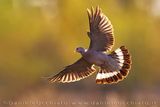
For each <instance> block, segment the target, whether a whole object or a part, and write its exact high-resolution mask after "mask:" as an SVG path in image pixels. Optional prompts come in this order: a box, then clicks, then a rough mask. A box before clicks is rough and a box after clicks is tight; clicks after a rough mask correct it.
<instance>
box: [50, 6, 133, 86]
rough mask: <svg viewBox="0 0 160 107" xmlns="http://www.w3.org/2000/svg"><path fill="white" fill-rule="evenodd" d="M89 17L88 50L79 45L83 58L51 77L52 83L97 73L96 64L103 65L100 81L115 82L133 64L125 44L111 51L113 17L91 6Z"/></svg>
mask: <svg viewBox="0 0 160 107" xmlns="http://www.w3.org/2000/svg"><path fill="white" fill-rule="evenodd" d="M87 13H88V18H89V27H90V32H87V34H88V37H89V38H90V45H89V48H88V49H84V48H82V47H78V48H76V52H78V53H80V54H81V56H82V57H81V58H80V59H79V60H78V61H76V62H75V63H73V64H71V65H69V66H66V67H65V68H64V69H63V70H62V71H61V72H59V73H58V74H56V75H54V76H51V77H49V78H48V80H49V82H51V83H52V82H61V83H70V82H75V81H79V80H81V79H84V78H86V77H88V76H90V75H92V74H93V73H95V72H96V69H95V68H94V66H98V67H99V71H98V74H97V76H96V83H97V84H111V83H117V82H119V81H121V80H123V79H124V78H125V77H126V76H127V74H128V73H129V70H130V67H131V56H130V54H129V52H128V50H127V49H126V47H125V46H121V47H120V48H118V49H116V50H115V51H113V52H111V53H110V54H108V53H106V52H108V51H111V49H112V47H113V44H114V37H113V36H114V35H113V27H112V24H111V22H110V20H109V19H108V18H107V17H106V16H105V15H104V14H103V13H102V11H101V9H100V8H99V7H97V8H96V10H94V8H93V7H92V8H91V10H89V9H87Z"/></svg>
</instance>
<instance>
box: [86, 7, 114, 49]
mask: <svg viewBox="0 0 160 107" xmlns="http://www.w3.org/2000/svg"><path fill="white" fill-rule="evenodd" d="M87 13H88V18H89V26H90V32H89V33H88V34H89V37H90V40H91V42H90V46H89V49H91V50H96V51H106V50H111V48H112V47H113V44H114V37H113V27H112V24H111V22H110V20H109V19H108V18H107V17H106V16H105V15H104V14H103V13H102V11H101V9H100V8H99V7H97V8H96V10H95V12H94V8H93V7H92V8H91V10H89V9H87Z"/></svg>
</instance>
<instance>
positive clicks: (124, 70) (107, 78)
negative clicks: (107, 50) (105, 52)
mask: <svg viewBox="0 0 160 107" xmlns="http://www.w3.org/2000/svg"><path fill="white" fill-rule="evenodd" d="M109 56H111V57H112V58H113V59H115V60H116V62H117V65H118V66H119V69H118V70H117V71H111V70H108V69H104V68H101V69H100V71H99V72H98V74H97V77H96V83H97V84H111V83H117V82H119V81H122V80H123V79H124V78H125V77H126V76H127V75H128V73H129V70H130V68H131V56H130V54H129V52H128V50H127V49H126V48H125V46H121V47H120V48H118V49H116V50H115V51H113V52H112V53H111V54H110V55H109Z"/></svg>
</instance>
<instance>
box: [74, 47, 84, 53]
mask: <svg viewBox="0 0 160 107" xmlns="http://www.w3.org/2000/svg"><path fill="white" fill-rule="evenodd" d="M76 52H78V53H80V54H83V53H85V49H84V48H82V47H78V48H76Z"/></svg>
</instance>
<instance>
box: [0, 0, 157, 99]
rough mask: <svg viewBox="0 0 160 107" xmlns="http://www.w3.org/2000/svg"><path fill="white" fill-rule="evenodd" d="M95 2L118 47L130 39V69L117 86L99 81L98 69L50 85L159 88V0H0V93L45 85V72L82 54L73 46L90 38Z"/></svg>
mask: <svg viewBox="0 0 160 107" xmlns="http://www.w3.org/2000/svg"><path fill="white" fill-rule="evenodd" d="M97 5H99V6H100V7H101V8H102V10H103V12H104V13H105V14H106V15H107V16H108V17H109V19H110V20H111V22H112V24H113V27H114V34H115V40H116V42H115V46H114V49H116V48H118V47H120V45H126V47H127V48H128V49H129V50H130V53H131V55H132V60H133V64H132V69H131V71H130V74H129V75H128V77H127V79H125V80H124V81H123V82H120V83H119V84H117V85H113V86H110V85H105V86H97V85H96V84H95V80H94V78H95V75H94V76H92V77H91V78H89V79H86V80H82V81H80V82H79V83H73V84H71V86H70V85H69V84H67V85H64V84H56V85H54V86H53V87H52V88H55V89H58V90H59V89H60V90H62V91H65V90H66V89H68V90H72V91H73V90H74V89H73V88H75V89H77V90H81V89H84V90H90V89H94V90H99V91H105V90H108V88H109V89H110V90H112V89H113V90H115V88H116V89H122V90H125V91H127V92H133V91H135V90H138V89H141V88H147V89H151V90H156V89H159V88H160V87H159V83H160V79H159V75H160V68H159V65H160V60H159V59H160V44H159V43H160V39H159V37H160V13H159V12H160V8H159V7H160V2H159V1H158V0H152V1H151V0H141V1H138V0H0V78H1V80H0V99H8V98H12V97H13V96H18V93H25V90H27V89H31V90H32V88H33V87H39V88H41V86H43V85H44V84H46V83H44V80H43V79H42V78H41V77H44V76H48V75H50V74H55V73H57V72H59V71H60V70H61V68H63V67H64V66H66V65H68V64H71V63H73V62H74V61H75V60H77V59H78V58H79V57H80V55H79V54H75V53H74V49H75V48H76V47H77V46H83V47H86V48H87V47H88V44H89V39H88V37H87V35H86V32H87V31H88V30H89V28H88V18H87V14H86V9H87V8H90V7H91V6H94V7H95V6H97ZM75 85H76V86H75ZM89 85H90V86H89ZM77 87H78V88H77ZM74 91H75V90H74ZM153 93H154V91H153Z"/></svg>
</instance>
